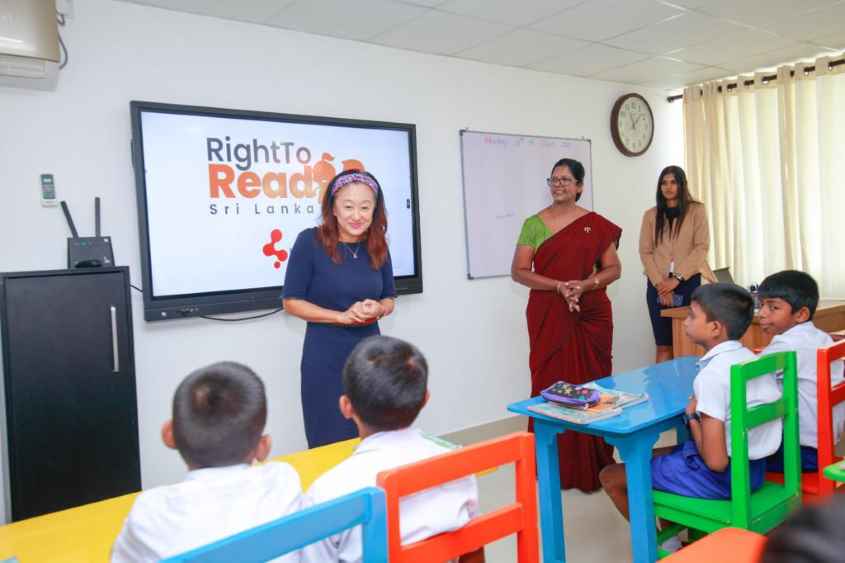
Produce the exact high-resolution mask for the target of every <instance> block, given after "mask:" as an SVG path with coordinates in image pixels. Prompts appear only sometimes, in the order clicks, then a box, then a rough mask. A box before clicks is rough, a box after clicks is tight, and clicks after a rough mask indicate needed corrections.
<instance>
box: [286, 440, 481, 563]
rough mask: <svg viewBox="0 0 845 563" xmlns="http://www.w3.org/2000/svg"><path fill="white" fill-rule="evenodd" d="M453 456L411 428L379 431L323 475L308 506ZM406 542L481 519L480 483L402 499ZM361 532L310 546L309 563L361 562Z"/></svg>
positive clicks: (470, 482) (453, 485)
mask: <svg viewBox="0 0 845 563" xmlns="http://www.w3.org/2000/svg"><path fill="white" fill-rule="evenodd" d="M448 451H450V450H449V448H447V447H445V446H443V445H441V444H438V443H436V442H435V441H433V440H432V439H431V438H428V437H426V436H425V435H424V434H423V433H422V432H420V431H419V430H416V429H412V428H405V429H402V430H394V431H390V432H379V433H378V434H373V435H372V436H368V437H367V438H365V439H364V440H363V441H362V442H361V444H359V446H358V447H357V448H356V450H355V453H353V454H352V457H350V458H348V459H346V460H344V461H342V462H341V463H340V464H338V465H337V466H335V467H333V468H332V469H330V470H329V471H327V472H326V473H325V474H323V475H322V476H320V477H319V478H318V479H317V480H316V481H314V484H312V485H311V487H310V488H309V489H308V491H307V492H306V494H305V495H306V502H308V504H309V505H310V504H312V503H313V504H317V503H321V502H325V501H328V500H332V499H335V498H337V497H340V496H343V495H345V494H348V493H352V492H355V491H357V490H359V489H362V488H364V487H373V486H375V485H376V477H377V475H378V474H379V473H380V472H382V471H385V470H387V469H393V468H395V467H399V466H400V465H407V464H409V463H413V462H415V461H420V460H422V459H426V458H429V457H433V456H436V455H439V454H442V453H445V452H448ZM399 514H400V518H399V522H400V534H401V537H402V543H403V544H406V543H414V542H417V541H420V540H424V539H426V538H429V537H431V536H434V535H436V534H439V533H442V532H447V531H451V530H456V529H458V528H460V527H462V526H463V525H464V524H466V523H467V522H469V520H470V519H472V518H473V517H474V516H477V515H478V484H477V483H476V480H475V477H474V476H470V477H465V478H463V479H459V480H457V481H452V482H451V483H446V484H445V485H441V486H438V487H434V488H432V489H427V490H425V491H421V492H419V493H416V494H413V495H409V496H407V497H403V498H402V500H401V501H400V503H399ZM361 557H362V546H361V528H360V526H356V527H355V528H352V529H349V530H345V531H343V532H341V533H340V534H338V535H336V536H332V537H330V538H327V539H325V540H323V541H322V542H318V543H316V544H312V545H311V546H308V547H306V548H305V549H304V550H303V551H302V559H303V561H304V562H307V563H327V562H334V561H338V562H342V563H353V562H358V561H361Z"/></svg>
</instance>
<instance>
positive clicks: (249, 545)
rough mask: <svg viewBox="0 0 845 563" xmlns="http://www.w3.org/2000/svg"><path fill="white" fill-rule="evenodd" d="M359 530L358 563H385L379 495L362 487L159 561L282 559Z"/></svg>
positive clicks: (383, 518) (384, 518)
mask: <svg viewBox="0 0 845 563" xmlns="http://www.w3.org/2000/svg"><path fill="white" fill-rule="evenodd" d="M358 524H361V527H362V531H361V534H362V539H363V545H364V558H363V563H387V512H386V509H385V500H384V492H383V491H381V490H379V489H377V488H375V487H367V488H366V489H361V490H360V491H357V492H355V493H351V494H349V495H346V496H343V497H340V498H338V499H335V500H332V501H329V502H324V503H322V504H318V505H317V506H312V507H311V508H307V509H305V510H302V511H300V512H297V513H295V514H290V515H288V516H285V517H284V518H279V519H278V520H275V521H273V522H269V523H267V524H263V525H261V526H257V527H255V528H252V529H250V530H247V531H245V532H241V533H239V534H235V535H234V536H230V537H228V538H225V539H222V540H219V541H216V542H214V543H212V544H209V545H206V546H203V547H198V548H196V549H192V550H191V551H188V552H185V553H183V554H181V555H176V556H174V557H169V558H167V559H163V560H162V563H187V562H191V563H231V562H232V561H238V562H239V563H253V562H255V563H258V562H264V561H269V560H270V559H274V558H276V557H281V556H282V555H284V554H286V553H290V552H291V551H296V550H297V549H301V548H303V547H305V546H306V545H309V544H312V543H314V542H316V541H319V540H321V539H324V538H327V537H329V536H332V535H334V534H337V533H340V532H342V531H343V530H346V529H349V528H352V527H353V526H357V525H358Z"/></svg>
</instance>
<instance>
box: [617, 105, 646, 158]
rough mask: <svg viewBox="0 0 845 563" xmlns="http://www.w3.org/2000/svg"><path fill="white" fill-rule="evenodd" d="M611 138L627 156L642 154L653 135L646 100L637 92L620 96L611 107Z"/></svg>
mask: <svg viewBox="0 0 845 563" xmlns="http://www.w3.org/2000/svg"><path fill="white" fill-rule="evenodd" d="M612 118H613V121H612V123H611V127H612V129H613V140H614V142H615V143H616V146H617V148H618V149H619V150H620V151H621V152H622V153H623V154H626V155H628V156H637V155H641V154H643V153H644V152H645V151H646V150H648V147H649V146H650V145H651V139H652V137H653V136H654V117H653V116H652V113H651V108H650V107H649V105H648V102H646V101H645V99H643V98H642V96H639V95H638V94H628V95H626V96H623V97H622V98H620V99H619V100H618V101H617V102H616V105H615V106H614V108H613V115H612Z"/></svg>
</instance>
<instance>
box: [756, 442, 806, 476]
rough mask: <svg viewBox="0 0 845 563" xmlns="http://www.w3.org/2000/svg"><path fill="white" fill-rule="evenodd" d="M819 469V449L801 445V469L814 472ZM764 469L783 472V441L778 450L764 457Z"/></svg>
mask: <svg viewBox="0 0 845 563" xmlns="http://www.w3.org/2000/svg"><path fill="white" fill-rule="evenodd" d="M818 470H819V451H818V450H817V449H816V448H814V447H812V446H801V471H802V472H804V473H815V472H816V471H818ZM766 471H772V472H774V473H783V442H781V444H780V448H778V451H776V452H775V453H773V454H772V455H770V456H769V457H768V458H766Z"/></svg>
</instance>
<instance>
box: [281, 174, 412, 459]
mask: <svg viewBox="0 0 845 563" xmlns="http://www.w3.org/2000/svg"><path fill="white" fill-rule="evenodd" d="M322 216H323V222H322V224H321V225H320V226H319V227H315V228H313V229H306V230H304V231H302V232H301V233H300V234H299V236H298V237H297V239H296V242H295V243H294V245H293V248H292V249H291V254H290V260H289V262H288V268H287V274H286V275H285V287H284V290H283V300H284V307H285V310H286V311H287V312H288V313H290V314H291V315H294V316H296V317H299V318H301V319H303V320H305V321H308V328H307V330H306V331H305V344H304V347H303V351H302V383H301V389H302V414H303V418H304V419H305V434H306V437H307V438H308V447H310V448H314V447H317V446H321V445H324V444H330V443H332V442H337V441H340V440H346V439H348V438H353V437H355V436H356V435H357V431H356V429H355V425H354V424H353V423H352V421H350V420H346V419H344V418H343V416H342V415H341V414H340V410H339V408H338V399H339V398H340V395H341V392H342V385H341V372H342V371H343V365H344V363H345V362H346V358H347V357H348V356H349V353H350V352H351V351H352V348H354V347H355V345H356V344H358V342H360V341H361V340H363V339H364V338H366V337H368V336H372V335H374V334H379V327H378V320H379V319H380V318H382V317H384V316H385V315H389V314H390V313H391V312H393V307H394V298H395V296H396V288H395V285H394V283H393V267H392V266H391V263H390V253H389V251H388V248H387V240H386V238H385V235H386V232H387V215H386V213H385V209H384V196H383V194H382V191H381V187H380V186H379V183H378V181H377V180H376V179H375V177H373V175H372V174H369V173H368V172H362V171H359V170H346V171H344V172H341V173H340V174H338V175H337V176H335V177H334V179H332V181H331V182H330V183H329V185H328V186H327V187H326V196H325V197H324V198H323V206H322Z"/></svg>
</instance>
